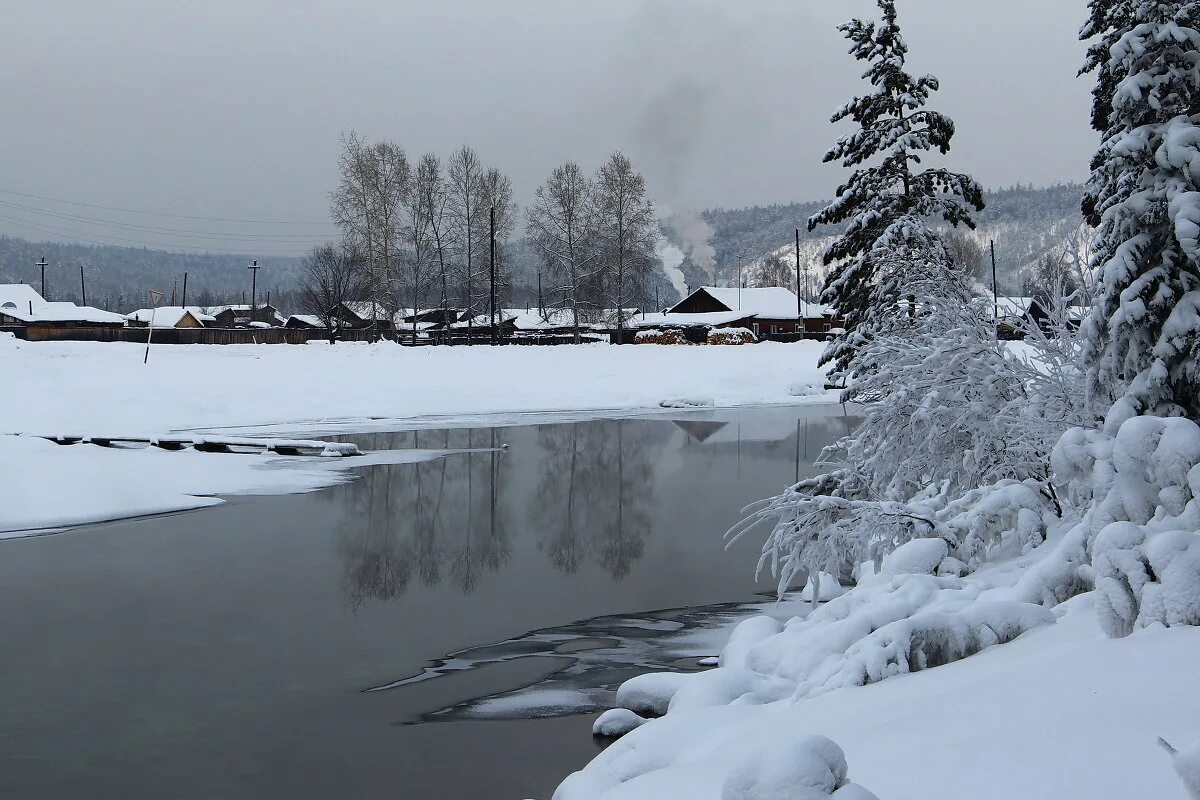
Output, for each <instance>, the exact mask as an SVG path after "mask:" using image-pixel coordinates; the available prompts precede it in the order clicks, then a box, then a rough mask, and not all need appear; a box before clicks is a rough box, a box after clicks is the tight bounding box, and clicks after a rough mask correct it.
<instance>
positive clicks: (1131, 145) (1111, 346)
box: [1081, 0, 1200, 418]
mask: <svg viewBox="0 0 1200 800" xmlns="http://www.w3.org/2000/svg"><path fill="white" fill-rule="evenodd" d="M1081 36H1083V37H1084V38H1095V39H1096V42H1095V43H1094V44H1093V45H1092V47H1091V48H1090V49H1089V51H1088V57H1087V61H1086V62H1085V64H1084V71H1085V72H1095V73H1096V74H1097V83H1096V87H1095V89H1094V91H1093V113H1092V123H1093V126H1094V127H1095V128H1096V129H1097V130H1099V131H1100V132H1101V133H1102V134H1103V143H1102V144H1101V146H1100V148H1099V150H1097V152H1096V155H1095V157H1094V158H1093V160H1092V174H1091V177H1090V179H1089V182H1088V188H1087V192H1086V195H1085V197H1084V201H1083V211H1084V214H1085V216H1086V217H1087V218H1088V221H1089V222H1091V224H1092V225H1094V226H1096V227H1097V233H1096V237H1095V240H1094V246H1093V263H1094V264H1095V266H1096V269H1097V273H1098V280H1099V286H1098V295H1099V296H1098V297H1097V301H1096V305H1095V306H1094V307H1093V310H1092V313H1091V314H1090V315H1089V318H1088V320H1087V322H1086V324H1085V327H1084V330H1085V339H1086V348H1085V358H1086V360H1087V363H1088V365H1089V369H1090V381H1089V383H1090V391H1091V394H1092V396H1093V398H1094V400H1095V402H1096V404H1097V410H1098V411H1099V412H1100V413H1103V412H1104V411H1105V410H1106V409H1107V408H1108V406H1109V404H1110V403H1111V402H1112V401H1116V400H1121V402H1122V404H1123V405H1124V406H1127V411H1129V412H1132V413H1148V414H1161V415H1174V414H1184V415H1187V416H1190V417H1193V418H1195V417H1197V416H1200V2H1164V1H1163V0H1093V2H1092V3H1091V16H1090V18H1089V20H1088V22H1087V24H1085V25H1084V27H1083V29H1082V31H1081Z"/></svg>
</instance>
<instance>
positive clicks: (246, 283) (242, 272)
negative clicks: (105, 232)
mask: <svg viewBox="0 0 1200 800" xmlns="http://www.w3.org/2000/svg"><path fill="white" fill-rule="evenodd" d="M42 257H45V259H46V261H47V262H48V263H49V266H48V267H46V293H47V295H49V297H48V298H47V299H50V300H71V301H75V302H78V301H79V300H80V299H81V297H80V294H81V292H80V283H79V265H80V264H81V263H82V264H84V277H85V279H86V283H87V295H88V296H87V299H88V303H89V304H90V305H94V306H98V307H100V308H103V307H105V306H106V305H108V306H109V307H110V308H112V310H114V311H127V310H130V309H133V308H138V307H144V306H145V305H146V300H145V298H146V292H147V290H149V289H157V290H158V291H160V292H165V293H166V294H167V296H168V298H169V297H170V294H171V289H172V285H173V281H176V280H177V281H178V290H179V292H180V293H182V290H183V273H184V272H187V273H188V303H189V304H193V303H194V304H197V305H218V304H221V303H228V302H235V301H240V300H241V293H242V292H243V291H245V292H247V293H249V291H250V271H249V270H248V269H246V266H247V265H248V264H249V259H248V258H247V257H245V256H240V255H223V254H210V253H202V254H192V253H175V252H168V251H164V250H149V249H145V248H137V247H114V246H108V245H88V244H68V243H63V242H31V241H28V240H26V239H18V238H14V237H11V236H3V235H0V283H8V282H13V281H16V282H20V283H28V284H29V285H31V286H33V287H34V288H35V289H39V288H40V281H41V272H40V270H39V268H38V267H37V265H36V263H35V262H37V261H39V260H40V259H41V258H42ZM259 264H261V265H262V266H263V268H262V269H261V270H259V273H258V289H259V293H260V295H261V297H260V298H259V299H260V300H262V299H263V298H265V297H266V293H267V291H271V292H272V293H273V294H272V302H274V301H275V298H276V297H278V296H279V295H280V294H281V293H283V294H284V295H285V296H286V293H287V292H289V291H291V290H294V288H295V286H296V283H297V280H298V277H299V265H300V260H299V259H298V258H293V257H287V256H283V257H275V258H270V257H268V258H264V259H259ZM178 299H179V300H182V298H181V297H180V298H178Z"/></svg>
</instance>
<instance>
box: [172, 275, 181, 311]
mask: <svg viewBox="0 0 1200 800" xmlns="http://www.w3.org/2000/svg"><path fill="white" fill-rule="evenodd" d="M178 288H179V278H171V305H175V290H176V289H178Z"/></svg>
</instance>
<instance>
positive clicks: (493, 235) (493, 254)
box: [413, 206, 497, 347]
mask: <svg viewBox="0 0 1200 800" xmlns="http://www.w3.org/2000/svg"><path fill="white" fill-rule="evenodd" d="M488 227H489V231H490V234H491V240H492V249H491V253H490V255H489V258H490V259H491V264H490V269H491V289H490V294H491V300H490V306H491V312H492V346H493V347H494V346H495V345H496V336H497V330H496V207H495V206H492V211H491V215H490V216H489V222H488ZM413 313H416V312H415V311H414V312H413Z"/></svg>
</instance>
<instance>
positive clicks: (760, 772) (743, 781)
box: [721, 734, 876, 800]
mask: <svg viewBox="0 0 1200 800" xmlns="http://www.w3.org/2000/svg"><path fill="white" fill-rule="evenodd" d="M848 772H849V767H848V766H847V764H846V755H845V753H843V752H842V748H840V747H838V746H837V745H836V744H834V743H833V742H832V741H831V740H829V739H827V738H825V737H824V736H813V735H809V734H794V735H791V736H787V737H785V738H783V739H781V740H778V741H774V742H771V743H770V744H769V745H767V746H766V747H765V748H763V749H758V750H754V751H752V752H751V753H750V754H749V755H747V756H744V757H743V758H742V760H741V761H740V762H738V763H737V764H735V765H734V767H733V768H732V769H731V770H730V771H729V773H728V774H727V775H726V776H725V782H724V784H722V786H721V800H822V798H829V797H832V798H836V800H876V798H875V795H873V794H871V793H870V792H868V791H867V790H866V789H864V788H862V787H861V786H858V785H857V784H853V783H850V782H849V778H848V777H847V773H848Z"/></svg>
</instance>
